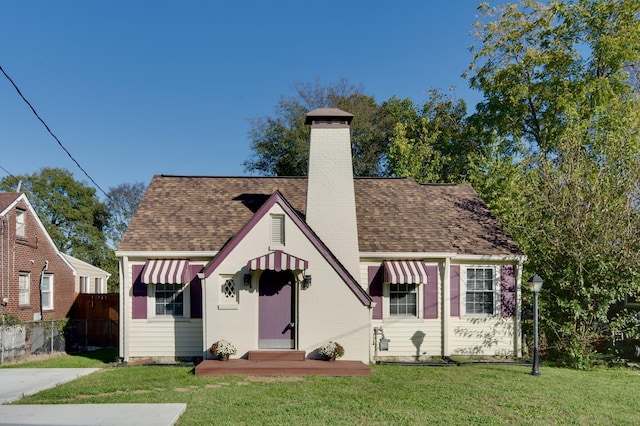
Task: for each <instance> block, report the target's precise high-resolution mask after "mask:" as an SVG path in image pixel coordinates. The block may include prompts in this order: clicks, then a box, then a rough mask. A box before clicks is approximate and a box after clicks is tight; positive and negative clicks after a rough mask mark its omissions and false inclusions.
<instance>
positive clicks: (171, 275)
mask: <svg viewBox="0 0 640 426" xmlns="http://www.w3.org/2000/svg"><path fill="white" fill-rule="evenodd" d="M187 282H189V261H188V260H174V259H155V260H147V263H146V265H144V269H143V270H142V283H143V284H184V283H187Z"/></svg>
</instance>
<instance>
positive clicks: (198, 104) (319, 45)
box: [0, 0, 496, 195]
mask: <svg viewBox="0 0 640 426" xmlns="http://www.w3.org/2000/svg"><path fill="white" fill-rule="evenodd" d="M478 3H479V1H477V0H455V1H438V2H436V1H427V0H416V1H403V0H398V1H396V2H389V1H378V0H370V1H347V0H341V1H334V0H328V1H323V2H308V1H295V2H294V1H278V0H272V1H244V2H243V1H236V2H219V1H191V0H185V1H153V2H151V1H134V0H129V1H120V0H112V1H107V2H105V1H80V0H76V1H71V0H69V1H50V0H46V1H45V0H39V1H29V0H23V1H5V2H1V3H0V66H2V67H3V69H4V70H5V72H6V73H7V74H9V76H10V77H11V78H12V79H13V80H14V82H15V83H16V85H17V86H18V87H19V88H20V89H21V91H22V93H23V94H24V96H25V97H26V98H27V99H28V100H29V101H30V102H31V104H32V105H33V106H34V108H35V109H36V111H37V112H38V113H39V114H40V116H41V117H42V118H43V119H44V121H45V122H46V123H47V124H48V125H49V127H50V128H51V130H52V131H53V133H54V134H55V135H56V136H57V137H58V138H59V139H60V141H61V142H62V144H63V145H64V146H65V147H66V148H67V149H68V150H69V152H70V153H71V154H72V155H73V157H74V158H75V159H76V160H77V161H78V162H79V163H80V165H81V166H82V167H83V168H84V170H86V171H87V173H88V174H89V175H90V176H91V177H92V178H93V179H94V180H95V181H96V182H97V183H98V185H100V187H101V188H103V189H104V190H105V191H108V189H109V188H111V187H114V186H117V185H119V184H121V183H135V182H143V183H145V184H147V183H148V182H149V181H150V179H151V177H152V176H153V175H154V174H163V173H164V174H184V175H210V176H235V175H246V174H247V173H245V172H244V169H243V166H242V163H243V161H244V160H246V159H247V158H249V156H250V155H251V150H250V141H249V139H248V137H247V131H248V129H249V122H248V120H249V119H250V118H255V117H260V116H268V115H272V114H273V107H274V106H275V104H276V102H277V101H278V98H279V97H280V96H281V95H290V94H291V93H292V90H291V86H292V84H293V83H294V82H296V81H298V82H305V83H306V82H312V81H314V80H315V79H316V78H319V79H320V81H321V82H322V83H331V82H335V81H337V80H338V79H339V78H341V77H345V78H347V79H349V81H350V82H351V83H354V84H357V85H361V86H362V87H363V88H364V91H365V93H367V94H368V95H371V96H374V97H375V98H376V100H377V101H378V102H382V101H384V100H386V99H389V98H390V97H391V96H393V95H397V96H399V97H401V98H404V97H410V98H412V99H413V100H414V101H417V102H422V101H424V99H425V97H426V95H425V93H426V91H427V90H428V89H429V88H432V87H434V88H440V89H442V90H445V91H446V90H448V89H449V87H455V93H456V95H457V97H459V98H464V99H465V100H467V101H468V103H469V105H468V108H469V109H472V108H473V105H474V104H475V102H477V101H478V100H479V97H478V95H477V94H474V93H472V92H471V91H470V90H469V89H468V84H467V82H466V81H464V80H463V79H462V78H461V77H460V75H461V74H462V73H463V72H464V71H465V70H466V68H467V67H468V65H469V63H470V62H471V53H470V52H469V50H468V47H469V46H470V45H471V44H473V43H474V40H473V38H472V37H471V35H470V32H471V30H472V25H473V23H474V22H475V21H476V20H477V16H476V15H477V10H476V6H477V4H478ZM491 3H492V5H493V4H494V3H496V2H491ZM0 141H1V143H0V146H1V147H2V151H1V152H0V167H1V168H0V177H4V176H6V175H7V172H8V173H11V174H14V175H18V174H31V173H34V172H37V171H38V170H39V169H40V168H42V167H60V168H65V169H68V170H69V171H71V172H72V173H73V174H74V177H75V178H76V179H77V180H81V181H86V182H87V183H88V184H90V185H92V186H93V184H91V183H90V182H89V180H88V179H87V177H86V176H85V175H84V174H83V172H82V171H81V170H80V169H79V168H78V167H77V166H76V165H75V163H74V162H73V161H72V160H71V159H70V158H69V156H68V155H67V154H66V153H65V152H64V151H63V150H62V149H61V148H60V146H59V145H58V144H57V142H56V141H55V140H54V139H53V138H52V137H51V136H50V135H49V134H48V133H47V131H46V130H45V128H44V127H43V125H42V124H41V123H40V122H39V121H38V120H37V119H36V117H35V116H34V115H33V113H32V112H31V110H30V109H29V107H28V106H27V105H26V104H25V103H24V102H23V101H22V100H21V99H20V97H19V96H18V94H17V93H16V91H15V89H14V88H13V86H12V85H11V84H10V83H9V81H8V80H7V79H6V78H4V76H3V75H0ZM100 195H101V194H100Z"/></svg>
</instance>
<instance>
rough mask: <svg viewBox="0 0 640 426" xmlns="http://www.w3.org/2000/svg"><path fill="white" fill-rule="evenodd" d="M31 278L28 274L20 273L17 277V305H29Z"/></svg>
mask: <svg viewBox="0 0 640 426" xmlns="http://www.w3.org/2000/svg"><path fill="white" fill-rule="evenodd" d="M30 281H31V278H30V276H29V273H28V272H20V274H19V275H18V293H19V296H18V299H19V300H18V303H19V304H20V305H28V304H30V303H31V283H30Z"/></svg>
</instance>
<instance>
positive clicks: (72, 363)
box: [2, 349, 118, 368]
mask: <svg viewBox="0 0 640 426" xmlns="http://www.w3.org/2000/svg"><path fill="white" fill-rule="evenodd" d="M42 357H43V358H44V360H40V359H38V356H37V355H36V356H33V357H31V360H30V361H28V362H20V363H15V364H8V365H3V366H2V368H104V367H109V366H110V365H111V364H112V363H115V362H117V360H118V350H117V349H101V350H97V351H92V352H84V353H80V354H73V355H70V354H56V355H55V356H51V357H49V356H47V355H43V356H42Z"/></svg>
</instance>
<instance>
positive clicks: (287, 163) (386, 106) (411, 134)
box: [244, 79, 479, 182]
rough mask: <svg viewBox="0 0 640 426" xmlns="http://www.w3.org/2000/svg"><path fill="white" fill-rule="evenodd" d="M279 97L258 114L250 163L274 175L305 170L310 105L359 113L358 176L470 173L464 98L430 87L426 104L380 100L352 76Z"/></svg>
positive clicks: (355, 125)
mask: <svg viewBox="0 0 640 426" xmlns="http://www.w3.org/2000/svg"><path fill="white" fill-rule="evenodd" d="M294 90H295V95H294V96H289V97H281V98H280V100H279V102H278V104H277V105H276V107H275V115H274V116H273V117H266V118H259V119H254V120H253V121H252V125H251V130H250V132H249V136H250V138H251V140H252V145H251V147H252V150H253V157H252V158H251V159H249V160H247V161H245V163H244V166H245V169H246V170H247V171H249V172H257V173H259V174H263V175H269V176H274V175H275V176H304V175H306V174H307V165H308V164H307V163H308V160H309V158H308V150H309V128H308V126H305V125H304V121H305V117H306V114H307V112H309V111H312V110H314V109H316V108H340V109H342V110H345V111H348V112H350V113H352V114H354V118H353V121H352V123H351V142H352V147H351V148H352V153H353V168H354V175H355V176H412V177H414V178H416V180H418V181H420V182H460V181H462V180H464V179H466V176H467V172H468V169H469V154H470V153H472V152H475V151H477V150H478V149H479V148H478V147H477V145H476V143H475V140H474V139H470V138H466V137H465V131H466V120H465V115H466V105H465V103H464V101H462V100H456V99H455V98H453V97H451V96H445V95H443V94H442V93H441V92H439V91H437V90H431V91H430V92H429V97H428V99H427V100H426V101H425V103H424V105H418V104H416V103H415V102H414V101H413V100H411V99H409V98H406V99H400V98H398V97H396V96H393V97H391V98H390V99H388V100H386V101H384V102H382V103H381V104H378V103H377V102H376V100H375V99H374V98H373V97H371V96H367V95H365V94H363V92H362V89H360V88H358V87H356V86H353V85H351V84H350V83H349V82H348V81H347V80H344V79H343V80H340V81H339V82H338V83H334V84H329V85H327V86H323V85H321V84H320V82H319V81H318V80H316V81H315V83H313V84H301V83H297V84H295V85H294Z"/></svg>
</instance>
